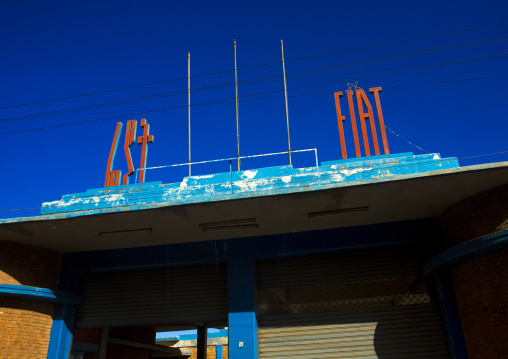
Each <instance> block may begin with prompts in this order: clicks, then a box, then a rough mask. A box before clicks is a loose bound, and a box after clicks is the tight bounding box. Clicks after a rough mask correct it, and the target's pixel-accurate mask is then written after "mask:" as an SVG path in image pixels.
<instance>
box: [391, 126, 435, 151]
mask: <svg viewBox="0 0 508 359" xmlns="http://www.w3.org/2000/svg"><path fill="white" fill-rule="evenodd" d="M385 128H386V129H387V130H388V131H390V132H391V133H393V134H394V135H395V136H397V137H399V138H401V139H403V140H404V141H406V142H407V143H409V144H410V145H411V146H414V147H416V148H418V149H419V150H421V151H423V152H426V153H430V152H429V151H427V150H424V149H423V148H421V147H420V146H417V145H415V144H414V143H413V142H410V141H409V140H407V139H405V138H404V137H402V136H401V135H399V134H397V133H395V131H393V130H392V129H391V128H390V127H388V126H386V125H385Z"/></svg>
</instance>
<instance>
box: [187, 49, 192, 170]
mask: <svg viewBox="0 0 508 359" xmlns="http://www.w3.org/2000/svg"><path fill="white" fill-rule="evenodd" d="M187 98H188V103H189V105H188V109H189V176H191V129H190V52H189V53H188V54H187Z"/></svg>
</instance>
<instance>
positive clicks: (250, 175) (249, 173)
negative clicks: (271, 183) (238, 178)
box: [242, 170, 258, 179]
mask: <svg viewBox="0 0 508 359" xmlns="http://www.w3.org/2000/svg"><path fill="white" fill-rule="evenodd" d="M257 174H258V171H250V170H247V171H244V172H243V174H242V177H247V178H248V179H253V178H254V177H256V175H257Z"/></svg>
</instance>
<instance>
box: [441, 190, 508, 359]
mask: <svg viewBox="0 0 508 359" xmlns="http://www.w3.org/2000/svg"><path fill="white" fill-rule="evenodd" d="M441 219H442V223H443V228H444V232H445V236H446V240H447V244H448V247H453V246H455V245H457V244H461V243H465V242H468V241H470V240H472V239H475V238H478V237H481V236H484V235H487V234H490V233H496V232H500V231H502V230H505V229H508V185H503V186H499V187H495V188H492V189H489V190H487V191H483V192H480V193H477V194H476V195H474V196H472V197H470V198H467V199H465V200H463V201H460V202H458V203H456V204H454V205H453V206H452V207H450V208H449V209H447V210H446V211H445V212H444V213H443V214H442V216H441ZM451 273H452V278H453V283H454V288H455V293H456V297H457V304H458V307H459V312H460V317H461V321H462V327H463V329H464V337H465V339H466V345H467V349H468V353H469V357H470V358H471V359H474V358H508V340H507V338H508V336H507V333H508V248H504V249H502V250H499V251H497V252H495V253H492V254H486V255H482V256H479V257H476V258H474V259H472V260H469V261H467V262H465V263H462V264H460V265H458V266H457V267H455V268H453V269H452V270H451Z"/></svg>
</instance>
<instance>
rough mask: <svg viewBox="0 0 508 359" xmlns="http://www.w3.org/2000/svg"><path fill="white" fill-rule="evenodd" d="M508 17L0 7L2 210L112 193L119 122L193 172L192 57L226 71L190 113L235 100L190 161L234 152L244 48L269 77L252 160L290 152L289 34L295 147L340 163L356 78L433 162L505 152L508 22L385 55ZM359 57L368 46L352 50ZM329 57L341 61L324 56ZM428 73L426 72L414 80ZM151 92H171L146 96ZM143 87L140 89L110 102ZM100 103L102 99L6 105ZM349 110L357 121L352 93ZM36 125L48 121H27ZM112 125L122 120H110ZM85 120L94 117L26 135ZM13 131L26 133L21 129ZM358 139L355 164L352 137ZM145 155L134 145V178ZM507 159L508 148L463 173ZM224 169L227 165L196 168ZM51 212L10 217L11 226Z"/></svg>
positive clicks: (249, 151) (308, 8)
mask: <svg viewBox="0 0 508 359" xmlns="http://www.w3.org/2000/svg"><path fill="white" fill-rule="evenodd" d="M507 14H508V3H507V2H506V1H481V2H480V1H446V2H443V1H427V2H408V1H383V2H381V1H363V2H353V1H349V2H338V1H314V2H308V1H292V2H282V1H281V2H276V1H270V2H269V1H256V2H238V1H237V2H233V1H231V2H230V1H215V2H209V1H188V2H176V1H125V0H124V1H107V2H105V1H86V2H85V1H72V2H71V1H50V2H41V1H16V2H6V1H4V2H1V3H0V43H1V45H2V66H0V78H1V79H2V87H1V88H0V108H1V109H0V122H1V123H0V126H1V128H0V138H1V140H2V141H1V146H2V148H3V161H2V174H3V175H2V176H1V179H0V184H1V186H0V191H1V193H0V195H1V197H0V198H2V201H1V202H0V203H1V205H0V210H9V209H17V208H32V207H34V208H36V207H40V205H41V203H42V202H44V201H51V200H57V199H60V198H61V196H62V195H64V194H67V193H77V192H83V191H85V190H86V189H88V188H99V187H102V186H103V185H104V176H105V170H106V162H107V158H108V154H109V149H110V146H111V141H112V138H113V134H114V130H115V126H116V122H117V121H121V122H123V123H124V130H125V124H126V122H127V121H128V120H132V119H137V120H138V135H140V134H141V128H140V127H139V122H140V119H141V118H143V117H145V118H146V119H147V121H148V123H150V125H151V133H153V134H154V136H155V142H154V143H153V144H150V146H149V154H148V165H149V166H158V165H168V164H176V163H184V162H186V161H187V156H188V153H187V108H186V105H187V94H186V93H185V90H186V88H187V80H186V79H185V78H186V76H187V53H188V52H190V53H191V72H192V75H193V76H197V75H204V74H210V73H216V72H220V73H219V74H215V75H208V76H198V77H195V78H192V79H191V87H192V88H194V89H196V88H202V87H205V86H215V87H214V88H212V89H209V90H207V91H199V92H198V91H196V92H194V93H192V95H191V102H192V103H193V104H200V103H204V102H209V101H216V100H225V99H227V100H228V101H225V102H222V103H215V104H208V105H199V106H194V107H193V108H192V158H193V160H194V161H204V160H212V159H218V158H228V157H234V156H236V129H235V104H234V102H232V101H230V99H232V98H234V96H235V90H234V86H232V82H233V81H234V73H233V72H232V71H229V70H232V69H233V65H234V63H233V40H234V39H236V40H237V44H238V45H237V46H238V47H237V61H238V67H239V68H240V70H239V71H238V77H239V81H246V80H250V79H257V80H256V81H251V82H250V83H243V84H242V83H241V85H240V86H239V96H240V102H239V115H240V133H241V140H240V142H241V144H240V147H241V155H255V154H261V153H270V152H279V151H285V150H287V137H286V119H285V106H284V99H283V92H282V90H283V82H282V75H281V72H282V66H281V63H280V59H281V53H280V40H281V39H283V40H284V51H285V57H286V60H288V61H287V63H286V71H287V73H288V78H287V82H288V89H289V90H288V96H289V99H288V100H289V121H290V130H291V144H292V149H294V150H299V149H306V148H317V150H318V155H319V160H320V161H327V160H334V159H340V143H339V135H338V130H337V119H336V114H335V105H334V100H333V92H334V91H344V90H346V89H347V85H346V84H347V82H352V81H354V80H358V85H359V86H360V87H361V88H364V89H367V88H369V87H375V86H381V87H383V92H382V94H381V103H382V107H383V114H384V118H385V122H386V125H387V126H388V127H390V128H391V129H392V130H394V131H395V132H397V133H398V134H400V135H401V136H403V137H404V138H406V139H407V140H409V141H411V142H413V143H415V144H416V145H418V146H420V147H421V148H423V149H425V150H427V151H429V152H438V153H441V155H442V156H443V157H447V156H455V157H459V158H462V157H469V156H475V155H481V154H487V153H493V152H501V151H508V145H507V144H506V140H505V138H506V130H507V129H508V125H507V124H506V120H507V116H506V107H505V104H506V95H507V90H506V86H505V83H506V80H507V78H508V77H507V76H508V70H507V69H506V68H507V66H506V65H507V63H508V62H507V57H508V54H506V52H507V51H508V50H507V49H508V47H507V46H506V40H507V39H506V38H504V37H503V36H506V35H508V25H506V24H505V25H499V26H491V27H484V28H481V29H477V30H471V31H462V32H456V33H453V34H449V35H445V36H435V37H429V38H425V39H420V40H415V41H407V42H401V43H396V44H392V45H386V46H375V47H372V45H378V44H383V43H389V42H394V41H398V40H405V39H412V38H419V37H424V36H427V35H433V34H440V33H446V32H453V31H456V30H462V29H469V28H473V27H480V26H485V25H491V24H497V23H501V22H504V21H506V15H507ZM451 45H455V46H451ZM360 47H366V48H365V49H362V50H355V51H344V50H349V49H355V48H360ZM422 50H425V51H423V52H422ZM418 51H421V52H418ZM328 53H335V54H330V55H324V56H315V55H321V54H328ZM401 54H405V55H401ZM393 55H397V56H393ZM490 55H494V56H490ZM487 56H490V57H487ZM301 58H306V59H301ZM451 62H453V63H451ZM447 63H450V64H447ZM262 64H271V65H265V66H258V65H262ZM430 65H433V66H430ZM246 67H248V68H247V69H244V68H246ZM416 67H425V68H421V69H413V70H410V69H411V68H416ZM298 71H300V72H299V73H298ZM385 73H389V74H385ZM297 74H299V75H297ZM383 74H384V75H383ZM270 76H272V77H270ZM260 78H263V79H260ZM471 79H475V80H471ZM171 80H174V81H171ZM464 80H467V81H464ZM252 82H254V83H252ZM151 83H158V84H154V85H147V86H138V85H144V84H151ZM324 83H327V84H324ZM220 84H225V85H223V86H216V85H220ZM132 86H138V87H134V88H131V89H129V90H122V91H109V90H114V89H119V88H124V87H132ZM294 88H300V89H294ZM104 91H108V92H104ZM179 91H180V92H179ZM96 92H104V93H101V94H97V95H90V96H82V97H75V98H72V99H68V100H61V101H51V102H45V103H42V104H34V105H27V106H16V107H9V106H14V105H20V104H27V103H32V102H38V101H45V100H52V99H58V98H63V97H70V96H76V95H82V94H90V93H96ZM261 93H269V94H266V95H259V94H261ZM168 94H170V95H171V96H169V95H168ZM154 95H155V98H153V97H152V98H150V99H149V100H143V101H140V100H139V99H140V98H142V97H146V96H154ZM253 95H256V96H253ZM133 99H136V101H135V102H133V101H132V100H133ZM370 99H371V101H373V98H372V97H370ZM115 101H124V102H123V103H120V104H111V102H115ZM125 101H129V103H125ZM86 106H95V107H92V108H90V107H86ZM6 107H8V108H6ZM81 107H86V109H80V108H81ZM76 108H78V109H77V110H76ZM162 108H172V109H171V110H166V111H159V110H158V109H162ZM155 110H157V111H155ZM342 110H343V113H344V114H345V115H346V121H349V115H348V111H347V102H346V100H345V98H343V100H342ZM54 111H62V112H61V113H54ZM134 113H135V114H138V115H135V116H134V115H129V114H134ZM41 114H43V115H41ZM29 115H36V116H33V117H31V118H26V117H21V116H29ZM108 117H118V118H111V119H106V120H100V121H97V120H99V119H103V118H108ZM80 121H93V122H87V123H83V124H78V125H71V126H61V127H53V128H49V129H43V130H36V131H27V130H31V129H34V128H39V127H47V126H56V125H64V124H68V123H72V122H80ZM16 131H24V132H17V133H11V132H16ZM346 136H347V141H349V142H348V150H349V156H350V157H352V156H354V153H353V151H352V148H353V147H352V136H351V133H350V131H347V130H346ZM388 140H389V144H390V150H391V152H392V153H395V152H414V153H416V154H419V153H423V152H422V151H420V150H419V149H417V148H415V147H413V146H411V145H410V144H408V143H407V142H405V141H403V140H401V139H400V138H398V137H395V136H394V135H393V134H391V133H389V134H388ZM122 143H123V134H122V136H121V140H120V148H119V150H118V153H117V157H116V160H115V166H114V167H115V168H114V169H121V170H122V172H123V173H125V172H126V169H127V166H126V163H125V159H124V155H123V149H122V148H121V145H122ZM140 148H141V146H138V145H134V146H133V147H132V153H133V158H134V165H135V167H139V157H140V151H141V149H140ZM294 159H295V164H296V165H298V166H306V165H311V163H312V156H311V155H308V154H302V155H299V157H298V156H296V155H295V157H294ZM506 160H508V153H505V154H500V155H496V156H486V157H476V158H472V159H464V160H461V161H460V163H461V165H472V164H477V163H485V162H497V161H506ZM283 164H287V157H286V156H279V157H274V158H273V159H270V160H268V159H267V160H264V162H263V161H259V160H258V161H254V160H251V161H250V162H249V161H247V160H246V161H244V162H243V165H244V167H243V168H245V169H247V168H250V167H259V166H271V165H283ZM227 170H228V168H227V165H226V164H223V167H218V166H215V167H210V166H209V167H207V166H201V167H195V169H194V172H193V173H195V174H205V173H208V172H211V171H227ZM183 175H185V169H183V168H182V169H181V170H171V171H170V170H165V171H162V170H161V171H159V172H157V171H156V170H154V171H153V172H149V173H147V181H162V182H176V181H180V180H181V179H182V176H183ZM131 182H132V180H131ZM39 212H40V211H39V210H38V209H33V210H25V211H14V212H10V211H8V212H0V218H7V217H18V216H30V215H37V214H39Z"/></svg>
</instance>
